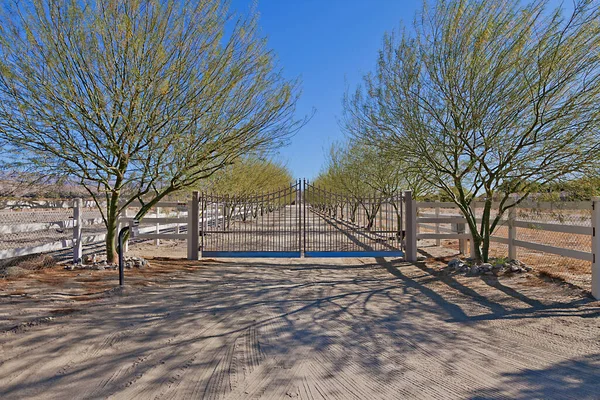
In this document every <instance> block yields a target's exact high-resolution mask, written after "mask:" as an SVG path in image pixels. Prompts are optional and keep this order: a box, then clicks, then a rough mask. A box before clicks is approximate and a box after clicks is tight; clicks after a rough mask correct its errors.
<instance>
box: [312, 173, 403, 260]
mask: <svg viewBox="0 0 600 400" xmlns="http://www.w3.org/2000/svg"><path fill="white" fill-rule="evenodd" d="M303 200H304V201H303V210H304V212H303V218H304V221H303V227H304V232H303V234H304V256H305V257H401V256H404V253H403V252H402V238H403V234H402V232H403V230H402V214H403V204H402V195H400V194H398V195H395V196H382V195H381V194H376V193H373V194H372V195H370V196H368V195H366V196H360V197H358V196H352V195H347V194H339V193H334V192H331V191H329V190H326V189H323V188H319V187H316V186H314V185H312V184H310V183H308V182H306V181H305V182H304V190H303Z"/></svg>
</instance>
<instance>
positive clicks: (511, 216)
mask: <svg viewBox="0 0 600 400" xmlns="http://www.w3.org/2000/svg"><path fill="white" fill-rule="evenodd" d="M516 219H517V209H516V208H515V207H511V208H509V209H508V258H509V259H511V260H516V259H517V246H515V240H516V239H517V227H516V226H515V220H516Z"/></svg>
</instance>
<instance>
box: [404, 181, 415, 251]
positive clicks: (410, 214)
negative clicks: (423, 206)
mask: <svg viewBox="0 0 600 400" xmlns="http://www.w3.org/2000/svg"><path fill="white" fill-rule="evenodd" d="M404 205H405V206H406V236H405V240H406V246H405V251H406V254H405V255H404V259H405V260H406V261H408V262H415V261H417V202H416V201H414V199H413V197H412V191H410V190H407V191H405V192H404Z"/></svg>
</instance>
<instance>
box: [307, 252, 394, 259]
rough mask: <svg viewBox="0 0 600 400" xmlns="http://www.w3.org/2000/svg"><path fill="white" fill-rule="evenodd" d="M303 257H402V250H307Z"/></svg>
mask: <svg viewBox="0 0 600 400" xmlns="http://www.w3.org/2000/svg"><path fill="white" fill-rule="evenodd" d="M304 257H310V258H340V257H347V258H355V257H404V252H402V251H368V250H366V251H307V252H306V253H304Z"/></svg>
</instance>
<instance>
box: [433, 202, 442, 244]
mask: <svg viewBox="0 0 600 400" xmlns="http://www.w3.org/2000/svg"><path fill="white" fill-rule="evenodd" d="M435 217H436V218H439V217H440V208H439V207H436V208H435ZM435 233H437V234H439V233H440V223H439V222H436V223H435ZM435 245H436V246H441V245H442V240H441V239H439V238H438V239H435Z"/></svg>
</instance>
